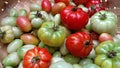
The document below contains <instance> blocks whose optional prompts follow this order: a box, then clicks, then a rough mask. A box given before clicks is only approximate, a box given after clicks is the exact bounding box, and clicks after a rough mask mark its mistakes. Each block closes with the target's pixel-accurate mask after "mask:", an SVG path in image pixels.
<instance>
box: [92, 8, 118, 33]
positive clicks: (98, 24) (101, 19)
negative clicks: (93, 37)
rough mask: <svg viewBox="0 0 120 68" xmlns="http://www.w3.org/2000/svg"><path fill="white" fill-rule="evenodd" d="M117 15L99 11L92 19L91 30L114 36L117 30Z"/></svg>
mask: <svg viewBox="0 0 120 68" xmlns="http://www.w3.org/2000/svg"><path fill="white" fill-rule="evenodd" d="M117 21H118V19H117V15H116V14H114V13H113V12H110V11H105V10H102V11H99V12H97V13H96V14H94V15H93V16H92V17H91V20H90V22H91V28H92V30H93V31H94V32H96V33H98V34H101V33H109V34H111V35H114V34H115V33H116V28H117Z"/></svg>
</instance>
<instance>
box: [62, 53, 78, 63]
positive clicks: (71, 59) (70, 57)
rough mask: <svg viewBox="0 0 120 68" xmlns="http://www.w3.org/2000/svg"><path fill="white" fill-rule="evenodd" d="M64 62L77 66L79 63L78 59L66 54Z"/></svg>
mask: <svg viewBox="0 0 120 68" xmlns="http://www.w3.org/2000/svg"><path fill="white" fill-rule="evenodd" d="M64 60H65V61H66V62H68V63H70V64H78V62H79V61H80V58H78V57H75V56H73V55H71V54H67V55H65V56H64Z"/></svg>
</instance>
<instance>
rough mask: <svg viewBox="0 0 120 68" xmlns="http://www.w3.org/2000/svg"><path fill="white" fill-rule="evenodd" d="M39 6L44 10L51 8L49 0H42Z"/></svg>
mask: <svg viewBox="0 0 120 68" xmlns="http://www.w3.org/2000/svg"><path fill="white" fill-rule="evenodd" d="M41 6H42V9H43V10H44V11H46V12H50V11H51V9H52V5H51V2H50V1H49V0H42V2H41Z"/></svg>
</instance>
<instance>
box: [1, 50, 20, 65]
mask: <svg viewBox="0 0 120 68" xmlns="http://www.w3.org/2000/svg"><path fill="white" fill-rule="evenodd" d="M2 63H3V65H4V66H12V67H15V66H17V65H18V64H19V63H20V58H19V56H18V54H17V52H12V53H10V54H8V55H7V56H6V57H5V58H4V59H3V61H2Z"/></svg>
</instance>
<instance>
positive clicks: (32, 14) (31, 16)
mask: <svg viewBox="0 0 120 68" xmlns="http://www.w3.org/2000/svg"><path fill="white" fill-rule="evenodd" d="M36 14H37V11H31V12H30V14H29V19H30V20H32V19H34V18H36V17H37V16H36Z"/></svg>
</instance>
